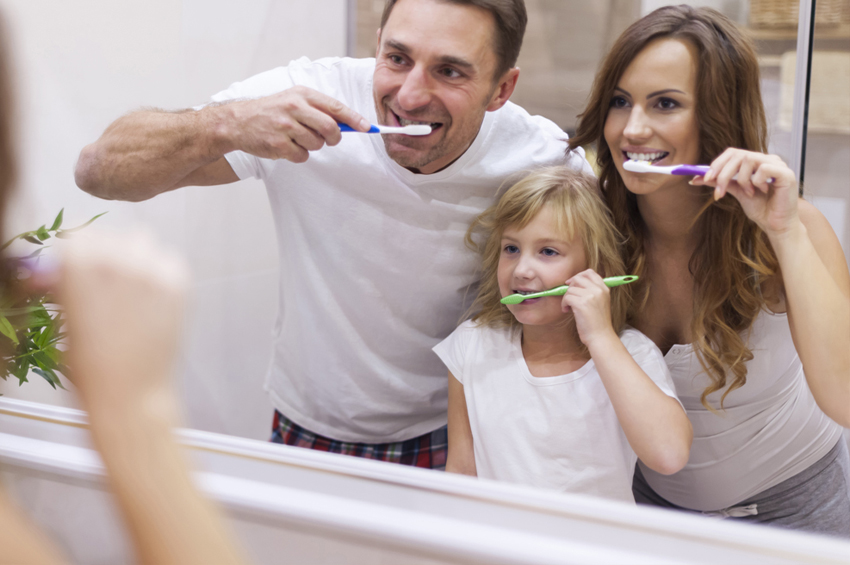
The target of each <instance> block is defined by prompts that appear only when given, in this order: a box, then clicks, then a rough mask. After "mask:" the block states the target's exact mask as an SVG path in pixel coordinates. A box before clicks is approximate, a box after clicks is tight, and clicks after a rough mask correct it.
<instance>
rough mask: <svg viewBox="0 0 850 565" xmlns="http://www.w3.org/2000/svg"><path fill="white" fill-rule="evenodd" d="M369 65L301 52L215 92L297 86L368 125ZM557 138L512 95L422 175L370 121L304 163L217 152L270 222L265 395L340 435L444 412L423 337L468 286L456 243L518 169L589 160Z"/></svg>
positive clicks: (415, 427)
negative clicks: (275, 265) (271, 334)
mask: <svg viewBox="0 0 850 565" xmlns="http://www.w3.org/2000/svg"><path fill="white" fill-rule="evenodd" d="M374 67H375V61H374V59H339V58H331V59H321V60H318V61H314V62H311V61H309V60H307V59H300V60H298V61H294V62H292V63H290V64H289V65H288V66H287V67H280V68H277V69H274V70H271V71H268V72H265V73H262V74H260V75H257V76H254V77H252V78H249V79H248V80H246V81H244V82H240V83H237V84H234V85H232V86H231V87H230V88H228V89H227V90H225V91H223V92H220V93H219V94H217V95H215V96H214V97H213V101H214V102H220V101H226V100H231V99H238V98H259V97H262V96H267V95H271V94H274V93H277V92H280V91H282V90H285V89H287V88H290V87H292V86H295V85H303V86H307V87H310V88H313V89H315V90H318V91H320V92H322V93H324V94H327V95H329V96H331V97H333V98H336V99H338V100H340V101H341V102H343V103H344V104H346V105H347V106H349V107H350V108H352V109H354V110H355V111H357V112H359V113H360V114H361V115H363V116H364V117H366V118H367V119H368V120H370V121H371V122H372V123H376V121H377V118H376V113H375V107H374V101H373V97H372V74H373V72H374ZM566 139H567V136H566V134H565V133H564V132H563V131H562V130H561V129H560V128H558V126H556V125H555V124H554V123H552V122H551V121H549V120H547V119H545V118H542V117H539V116H530V115H529V114H528V113H527V112H525V110H523V109H522V108H520V107H519V106H516V105H515V104H511V103H508V104H507V105H506V106H505V107H503V108H502V109H500V110H498V111H496V112H488V113H487V114H486V116H485V119H484V122H483V124H482V126H481V129H480V131H479V134H478V136H477V137H476V139H475V141H474V142H473V143H472V145H471V146H470V147H469V149H468V150H467V151H466V152H465V153H464V154H463V155H462V156H461V157H460V158H459V159H458V160H457V161H455V162H454V163H453V164H452V165H450V166H449V167H447V168H446V169H444V170H442V171H440V172H438V173H434V174H431V175H420V174H414V173H412V172H411V171H409V170H407V169H405V168H403V167H401V166H399V165H398V164H397V163H395V162H394V161H393V160H392V159H390V158H389V156H388V155H387V153H386V151H385V150H384V144H383V141H382V139H381V137H380V136H379V135H367V134H359V133H344V134H343V140H342V142H340V143H339V144H338V145H337V146H334V147H325V148H323V149H321V150H319V151H315V152H312V153H311V154H310V158H309V160H308V161H307V162H306V163H303V164H295V163H291V162H289V161H285V160H269V159H260V158H257V157H254V156H252V155H248V154H246V153H243V152H233V153H229V154H228V155H226V158H227V161H228V162H229V163H230V165H231V167H232V168H233V170H234V171H235V173H236V174H237V176H239V178H241V179H244V178H248V177H255V178H259V179H262V180H263V181H265V184H266V187H267V189H268V195H269V200H270V202H271V208H272V213H273V215H274V219H275V225H276V228H277V243H278V248H279V253H280V303H279V315H278V319H277V323H276V325H275V330H274V331H275V339H274V354H273V355H274V357H273V360H272V363H271V366H270V369H269V373H268V376H267V379H266V389H267V390H268V391H269V394H270V396H271V399H272V403H273V404H274V406H275V408H277V409H278V410H279V411H280V412H281V413H283V414H284V415H285V416H287V417H288V418H290V419H292V420H293V421H294V422H296V423H297V424H299V425H301V426H303V427H306V428H307V429H309V430H311V431H313V432H316V433H319V434H322V435H325V436H329V437H331V438H334V439H337V440H343V441H357V442H369V443H381V442H389V441H401V440H405V439H409V438H412V437H416V436H419V435H422V434H425V433H428V432H430V431H432V430H434V429H436V428H438V427H440V426H443V425H445V423H446V409H447V402H448V401H447V397H448V395H447V385H446V374H445V369H444V368H443V366H442V365H441V363H440V361H439V359H437V357H436V356H434V354H433V353H432V352H431V348H432V347H433V346H434V345H436V344H437V343H438V342H439V341H440V340H442V339H443V338H444V337H445V336H447V335H448V334H449V333H450V332H451V331H452V329H454V327H455V326H456V325H457V323H458V320H459V318H460V317H461V315H462V313H463V311H464V309H465V306H466V304H468V300H467V299H468V298H471V294H472V293H471V292H470V291H468V286H469V285H470V283H473V282H474V280H475V277H476V268H477V266H478V258H477V257H476V255H475V253H473V252H472V251H470V250H469V249H467V248H466V247H465V246H464V241H463V240H464V234H465V233H466V229H467V227H468V226H469V224H470V222H471V221H472V220H473V219H474V218H475V216H476V215H477V214H479V213H480V212H482V211H483V210H484V209H485V208H486V207H488V206H489V205H491V204H492V203H494V202H495V200H496V198H497V196H499V195H501V193H502V192H503V191H504V190H506V189H507V184H509V181H512V180H518V179H519V178H521V177H522V176H523V175H524V173H526V172H529V171H531V170H533V169H536V168H539V167H543V166H550V165H564V164H568V165H569V166H572V167H574V168H577V169H582V168H583V169H585V170H588V171H589V166H588V164H587V162H586V161H585V159H584V154H583V152H581V151H577V152H574V153H572V154H570V155H567V154H566V150H567V144H566Z"/></svg>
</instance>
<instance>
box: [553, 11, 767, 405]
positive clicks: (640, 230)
mask: <svg viewBox="0 0 850 565" xmlns="http://www.w3.org/2000/svg"><path fill="white" fill-rule="evenodd" d="M659 38H676V39H680V40H683V41H687V42H689V43H690V44H691V45H693V46H694V47H696V50H697V53H698V55H697V61H696V65H697V70H698V72H697V84H696V92H697V100H696V113H697V122H698V127H699V143H700V161H699V162H700V163H710V162H711V161H712V160H713V159H714V158H716V157H717V156H719V155H720V154H721V153H722V152H723V151H724V150H725V149H726V148H727V147H739V148H742V149H748V150H750V151H759V152H764V151H766V149H767V122H766V120H765V114H764V107H763V105H762V100H761V90H760V88H759V66H758V60H757V59H756V55H755V49H754V48H753V44H752V42H751V41H750V40H749V39H747V38H746V37H745V36H744V35H743V34H742V33H741V31H740V30H739V29H738V28H737V27H736V26H735V24H734V23H733V22H732V21H731V20H729V18H727V17H725V16H724V15H722V14H720V13H719V12H717V11H715V10H712V9H710V8H694V7H691V6H684V5H682V6H667V7H664V8H659V9H658V10H655V11H654V12H652V13H651V14H649V15H647V16H646V17H644V18H642V19H640V20H638V21H637V22H635V23H634V24H632V26H631V27H629V29H627V30H626V31H625V32H623V34H622V35H621V36H620V38H619V39H618V40H617V42H616V43H615V44H614V46H613V47H612V48H611V51H610V52H609V53H608V55H607V56H606V57H605V60H604V61H603V63H602V66H601V68H600V70H599V72H598V73H597V75H596V79H595V81H594V84H593V90H592V92H591V95H590V101H589V103H588V105H587V108H586V109H585V111H584V113H583V114H582V115H581V116H580V118H581V121H580V123H579V125H578V128H577V131H576V135H575V136H574V137H572V138H571V139H570V147H571V148H575V147H578V146H581V145H588V144H591V143H595V144H596V145H597V153H596V155H597V164H598V165H599V170H600V175H599V182H600V185H601V186H602V187H603V190H604V193H605V199H606V201H607V203H608V206H609V207H610V208H611V210H612V213H613V215H614V221H615V223H616V225H617V227H618V228H619V229H620V231H621V232H622V233H623V235H625V236H626V245H625V246H624V247H623V256H624V258H625V262H626V266H627V268H628V270H629V274H633V275H639V276H641V280H640V281H639V282H638V283H637V284H635V285H631V286H632V287H635V288H633V292H634V293H635V295H636V300H635V302H634V304H633V308H634V309H633V310H632V311H631V312H630V317H633V316H634V315H635V314H637V313H638V312H639V311H640V310H641V309H642V308H643V307H644V306H645V305H646V303H647V300H648V299H649V292H650V288H651V284H652V281H651V280H650V279H649V278H648V277H647V276H646V273H645V270H646V229H645V225H644V222H643V218H642V217H641V215H640V211H639V210H638V207H637V199H636V197H635V195H634V194H632V193H630V192H629V191H628V190H627V189H626V186H625V185H624V184H623V179H622V178H621V177H620V174H619V173H618V172H617V168H616V166H615V165H614V159H613V156H612V155H611V150H610V148H609V147H608V144H607V143H606V142H605V136H604V129H605V121H606V119H607V117H608V109H609V107H610V104H611V99H612V98H613V95H614V88H615V87H616V86H617V83H618V82H619V80H620V77H621V76H622V75H623V73H624V72H625V70H626V68H627V67H628V66H629V64H631V62H632V60H633V59H634V58H635V57H636V56H637V54H638V53H640V52H641V51H642V50H643V49H644V48H645V47H646V46H647V45H648V44H649V43H650V42H652V41H654V40H656V39H659ZM695 190H696V189H695ZM712 192H713V191H712V190H711V189H707V188H705V189H702V197H703V201H704V207H703V210H702V212H701V213H700V214H699V215H698V216H697V220H696V221H695V223H694V226H693V228H692V229H693V230H694V231H695V232H696V235H697V236H698V238H699V243H698V244H697V246H696V249H695V250H694V252H693V254H692V255H691V259H690V262H689V265H688V267H689V269H690V272H691V275H693V278H694V310H693V320H692V322H691V333H692V335H693V344H694V351H695V352H696V354H697V358H698V359H699V361H700V364H701V365H702V367H703V369H704V370H705V373H706V374H707V375H708V376H709V378H710V379H711V381H712V382H711V384H710V385H709V386H708V387H707V388H706V389H705V390H704V391H703V393H702V397H701V400H702V404H703V405H704V406H705V407H706V408H709V409H712V408H711V407H710V406H709V404H708V401H707V398H708V395H709V394H711V393H713V392H716V391H719V390H722V389H724V388H726V385H727V383H728V381H729V380H731V384H730V385H729V387H728V388H727V389H726V391H725V392H724V393H723V396H722V397H721V399H720V406H721V408H722V407H723V400H724V399H725V398H726V395H728V394H729V393H730V392H732V391H733V390H735V389H736V388H739V387H741V386H743V385H744V383H746V382H747V366H746V362H747V361H749V360H751V359H752V358H753V354H752V351H750V349H749V347H747V344H746V342H745V341H744V338H743V337H742V335H741V334H742V333H743V332H745V331H746V330H748V329H749V328H750V327H751V326H752V324H753V320H754V319H755V317H756V316H757V315H758V313H759V311H760V310H761V309H762V308H763V307H764V304H765V301H764V298H763V296H762V293H761V288H762V286H763V285H764V283H765V282H766V281H768V280H770V279H771V278H773V277H775V276H777V275H778V274H779V262H778V261H777V259H776V254H775V253H774V251H773V248H772V247H771V245H770V242H769V241H768V239H767V236H766V235H765V234H764V232H763V231H762V230H761V229H760V228H759V227H758V226H757V225H756V224H755V223H754V222H752V221H750V220H749V219H748V218H747V216H746V214H745V213H744V211H743V209H742V208H741V205H740V204H739V203H738V201H737V200H736V199H735V198H733V197H731V196H727V197H726V198H723V199H721V200H720V201H719V202H714V199H713V197H712ZM727 371H728V372H729V373H731V375H730V377H731V379H727Z"/></svg>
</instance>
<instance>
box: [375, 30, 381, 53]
mask: <svg viewBox="0 0 850 565" xmlns="http://www.w3.org/2000/svg"><path fill="white" fill-rule="evenodd" d="M375 33H376V34H377V36H378V45H376V46H375V58H376V59H377V58H378V53H380V52H381V28H378V31H377V32H375Z"/></svg>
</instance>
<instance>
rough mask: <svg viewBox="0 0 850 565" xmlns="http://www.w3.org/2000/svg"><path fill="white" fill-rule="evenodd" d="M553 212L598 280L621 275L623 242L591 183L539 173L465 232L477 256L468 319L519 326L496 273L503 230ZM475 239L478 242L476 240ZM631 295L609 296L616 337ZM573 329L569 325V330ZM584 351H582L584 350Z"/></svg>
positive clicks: (563, 170) (560, 172) (561, 170)
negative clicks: (479, 261)
mask: <svg viewBox="0 0 850 565" xmlns="http://www.w3.org/2000/svg"><path fill="white" fill-rule="evenodd" d="M546 207H549V208H551V209H552V211H553V212H554V217H555V223H556V226H557V229H558V231H559V232H560V234H561V235H563V236H564V237H566V238H567V239H570V240H572V239H573V238H575V237H579V238H581V241H582V245H583V247H584V254H585V257H586V258H587V266H588V268H590V269H593V270H594V271H596V272H597V273H599V274H600V275H602V276H603V277H606V276H614V275H621V274H624V273H625V271H624V270H623V259H622V257H620V249H619V246H620V245H621V244H622V238H621V237H620V235H619V233H618V232H617V229H616V228H615V227H614V221H613V219H612V218H611V214H610V212H609V211H608V208H607V206H605V202H604V201H603V200H602V196H601V195H600V194H599V187H598V185H597V183H596V179H594V178H593V177H592V176H590V175H588V174H586V173H583V172H581V171H574V170H572V169H568V168H567V167H547V168H543V169H539V170H537V171H535V172H533V173H531V174H529V175H528V176H527V177H525V178H523V179H522V180H520V181H519V182H517V183H516V184H514V185H513V186H512V187H511V188H509V189H508V190H507V192H505V194H504V195H503V196H502V198H500V199H499V202H498V203H496V204H495V205H494V206H492V207H490V208H488V209H487V210H485V211H484V212H483V213H481V215H479V216H478V218H476V219H475V221H473V222H472V224H471V225H470V226H469V229H468V230H467V232H466V243H467V245H468V246H469V247H470V248H472V249H474V250H476V251H478V252H479V253H480V254H481V257H482V266H481V271H482V273H481V278H480V286H479V289H478V295H477V297H476V298H475V302H473V304H472V306H471V307H470V312H475V315H474V316H473V317H472V320H473V321H475V322H476V323H478V324H479V325H487V326H492V327H513V328H518V327H519V326H520V324H519V322H517V320H516V318H514V316H513V314H511V313H510V311H509V310H508V307H507V306H505V305H504V304H502V303H501V302H499V301H500V299H501V298H502V295H501V293H500V292H499V281H498V277H497V272H498V268H499V257H500V256H501V254H502V234H503V233H504V231H505V229H507V228H508V227H515V228H518V229H522V228H523V227H525V226H526V225H528V223H529V222H530V221H531V220H532V219H534V217H535V216H537V214H538V213H539V212H540V211H541V210H542V209H544V208H546ZM476 240H477V241H476ZM630 297H631V295H630V293H629V289H628V288H627V287H619V288H617V289H615V290H614V291H612V292H611V322H612V324H613V327H614V330H615V331H616V332H617V333H619V332H620V330H621V329H622V328H623V326H624V325H625V323H626V314H627V312H628V309H629V308H628V304H629V300H630ZM569 330H570V331H575V327H574V324H572V327H571V328H569ZM583 351H584V352H585V353H586V352H587V350H586V348H583Z"/></svg>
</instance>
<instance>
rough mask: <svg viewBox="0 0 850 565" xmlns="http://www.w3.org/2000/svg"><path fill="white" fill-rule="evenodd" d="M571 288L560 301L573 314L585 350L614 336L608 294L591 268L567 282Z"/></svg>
mask: <svg viewBox="0 0 850 565" xmlns="http://www.w3.org/2000/svg"><path fill="white" fill-rule="evenodd" d="M566 284H568V285H570V288H568V289H567V293H566V294H564V298H563V299H562V300H561V309H562V310H563V311H564V312H569V311H572V313H573V316H574V317H575V320H576V329H577V330H578V335H579V339H581V342H582V343H583V344H585V345H586V346H587V347H588V348H590V347H591V343H592V342H593V341H594V340H597V339H599V338H600V337H609V338H610V337H611V336H612V335H613V337H615V338H616V337H617V335H616V333H615V332H614V327H613V326H612V324H611V294H610V293H611V291H610V289H609V288H608V287H607V286H605V281H603V280H602V277H600V276H599V274H597V273H596V271H594V270H593V269H587V270H586V271H582V272H581V273H579V274H577V275H576V276H574V277H572V278H571V279H570V280H568V281H567V282H566Z"/></svg>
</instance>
